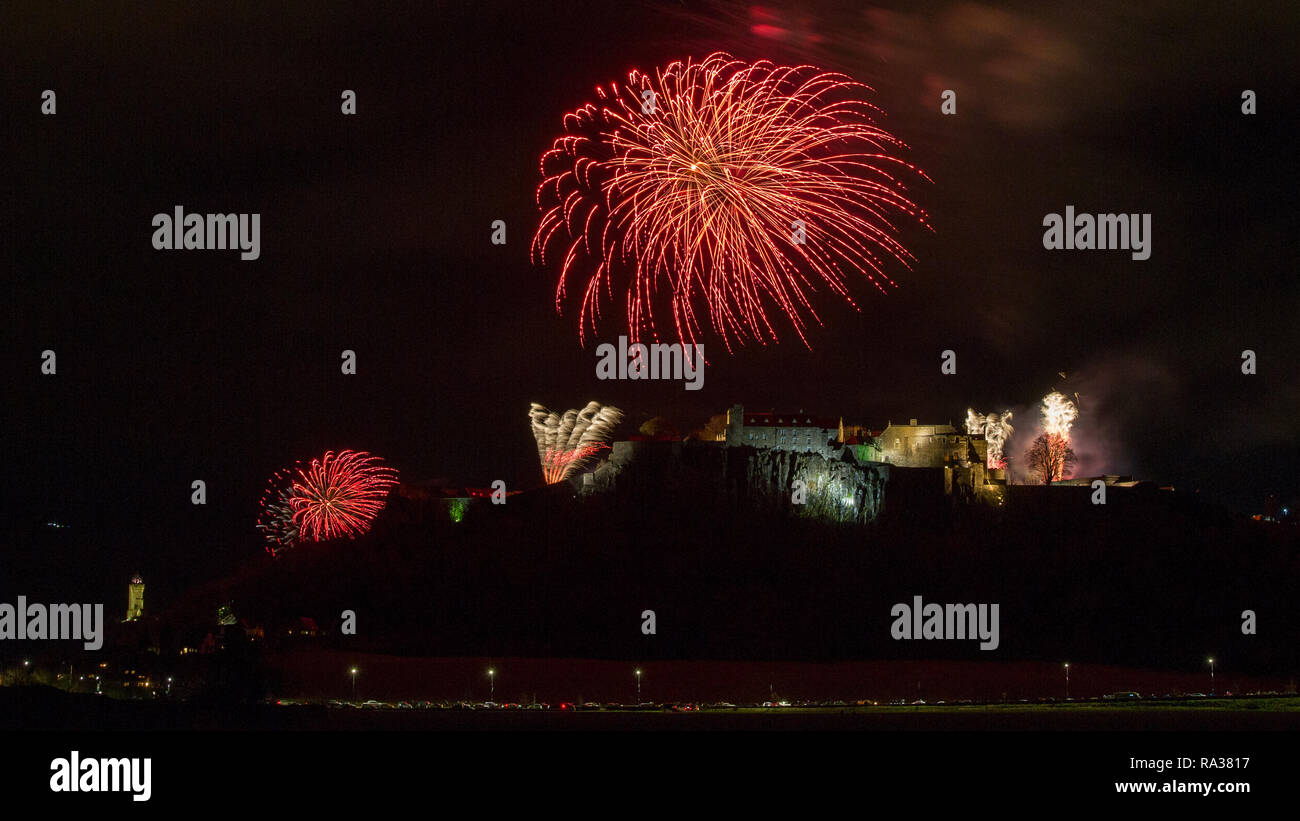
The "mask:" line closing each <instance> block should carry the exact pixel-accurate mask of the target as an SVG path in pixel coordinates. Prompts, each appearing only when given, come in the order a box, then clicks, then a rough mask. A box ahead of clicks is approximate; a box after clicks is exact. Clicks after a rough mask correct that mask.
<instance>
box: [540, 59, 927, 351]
mask: <svg viewBox="0 0 1300 821" xmlns="http://www.w3.org/2000/svg"><path fill="white" fill-rule="evenodd" d="M862 89H867V87H866V86H864V85H862V84H861V83H857V82H854V81H853V80H851V79H849V78H848V77H846V76H844V75H842V74H833V73H819V72H818V71H817V70H816V69H814V68H812V67H811V66H797V67H787V66H778V65H775V64H773V63H770V62H767V61H760V62H756V63H745V62H742V61H739V60H735V59H733V58H732V57H730V56H728V55H726V54H722V53H715V54H711V55H709V56H708V57H706V58H705V59H704V60H702V61H700V62H693V61H691V60H686V61H678V62H674V63H672V64H670V65H669V66H668V67H667V68H664V69H660V70H658V71H657V72H656V73H655V74H654V75H653V76H652V75H649V74H645V73H643V72H641V71H637V70H634V71H632V72H631V73H630V74H629V75H628V81H627V83H626V84H623V85H620V84H619V83H611V84H610V85H609V87H608V88H597V90H596V91H597V94H598V96H599V98H600V100H599V103H598V104H591V103H589V104H587V105H585V106H583V107H582V108H580V109H578V110H577V111H575V112H573V113H571V114H568V115H566V116H565V117H564V126H565V131H566V133H565V135H564V136H562V137H560V138H559V139H557V140H556V141H555V142H554V144H553V146H552V148H551V149H550V150H549V151H547V152H546V153H545V154H543V155H542V160H541V171H542V178H543V181H542V183H541V185H539V186H538V188H537V204H538V208H539V210H540V211H541V212H542V217H541V221H540V224H539V225H538V228H537V233H536V235H535V236H534V238H533V245H532V256H533V260H534V261H535V262H538V263H540V264H543V265H545V264H546V263H547V258H548V249H549V248H550V247H551V246H552V245H553V244H555V243H558V245H559V251H560V253H559V254H558V255H557V256H558V258H559V259H560V260H561V263H560V277H559V283H558V285H557V287H556V295H555V301H556V308H557V310H559V309H561V308H562V304H563V302H564V298H565V292H566V288H567V286H568V285H569V283H570V280H577V279H580V278H585V283H583V284H582V285H581V288H582V307H581V310H580V315H579V318H578V335H579V338H580V340H582V341H583V342H584V344H585V340H586V331H587V329H588V327H590V329H591V331H592V332H593V333H594V332H595V331H596V322H597V319H598V318H599V316H600V305H601V299H602V296H603V297H604V298H605V299H611V300H612V299H614V298H615V297H616V296H617V297H618V298H619V299H621V300H622V301H624V302H625V303H626V306H625V307H626V311H627V325H628V332H629V339H630V341H633V342H636V341H658V340H659V338H660V337H659V329H658V327H657V326H656V322H655V313H654V306H655V300H656V298H657V297H660V295H661V294H663V293H665V292H666V293H667V294H668V295H669V296H670V302H671V307H672V314H673V325H674V328H675V331H676V337H677V341H680V342H682V343H683V344H690V343H694V342H695V340H696V339H697V337H699V336H700V335H701V333H702V332H703V330H704V328H703V324H704V322H705V321H707V323H708V327H709V328H710V329H711V330H712V331H713V332H714V333H716V334H717V335H718V336H720V337H721V338H722V341H723V343H724V344H725V346H726V348H727V350H728V351H729V352H730V351H732V350H733V348H732V345H733V342H735V343H739V344H743V343H744V342H746V341H747V340H749V339H754V340H756V341H758V342H759V343H760V344H767V341H768V340H769V339H770V340H771V341H773V342H775V341H778V336H777V332H776V330H775V328H774V327H773V326H772V323H771V321H770V319H769V316H768V313H769V311H774V312H779V313H781V314H784V315H785V316H786V317H787V318H788V319H789V321H790V322H791V323H792V325H793V327H794V330H795V332H796V333H797V334H798V335H799V338H800V339H801V340H802V341H803V343H804V344H805V345H808V344H809V343H808V339H807V336H806V335H805V329H806V328H807V317H811V318H812V319H813V320H814V321H816V322H817V323H818V324H820V323H821V320H820V318H819V317H818V316H817V312H816V310H815V309H814V308H813V306H812V304H811V302H810V300H809V292H811V291H812V290H813V289H814V288H816V287H817V286H818V285H823V286H825V287H828V288H829V289H830V290H832V291H834V292H835V293H837V294H840V295H841V296H842V297H843V298H844V299H846V300H847V301H848V302H849V303H850V304H852V305H854V307H857V306H856V303H854V301H853V299H852V297H851V296H849V291H848V285H849V282H848V280H849V278H850V277H849V275H850V274H852V272H857V273H858V274H861V275H863V276H865V277H866V278H867V279H868V280H869V281H870V282H871V283H873V284H874V285H875V286H876V287H877V288H878V289H879V290H881V291H882V292H884V291H885V285H886V284H888V285H890V286H892V285H893V284H894V282H893V280H892V279H890V277H889V275H888V274H887V273H886V272H885V265H886V262H887V260H890V259H892V260H895V261H896V262H898V263H901V264H902V265H903V266H904V267H910V265H909V263H910V261H912V260H913V259H914V257H913V256H912V255H911V254H910V253H909V252H908V251H907V249H905V248H904V247H903V245H902V244H901V243H900V242H899V241H898V240H897V239H896V237H895V234H896V232H897V229H896V226H895V225H894V223H893V222H891V218H894V217H907V218H909V219H915V220H917V221H919V222H920V223H921V224H922V225H926V226H927V227H928V223H927V217H926V215H925V213H924V212H923V211H922V210H921V209H920V208H919V207H918V206H917V205H916V204H915V203H913V202H912V201H911V200H910V199H908V198H907V196H906V195H905V190H906V189H905V186H904V185H903V183H902V182H901V180H900V179H899V178H898V177H896V176H895V175H894V173H893V172H897V171H901V170H903V169H906V170H907V171H909V172H914V173H916V174H917V175H919V176H920V177H922V178H926V177H925V174H924V172H922V171H920V169H917V168H916V167H915V166H912V165H909V164H907V163H905V162H903V161H902V160H899V159H897V158H895V157H893V156H891V155H890V152H891V151H892V150H894V149H898V148H905V147H906V146H904V145H903V143H902V142H901V141H900V140H898V139H897V138H895V137H893V136H892V135H890V134H888V133H886V132H885V131H884V130H882V129H881V128H879V127H878V126H876V125H875V124H874V123H873V122H872V119H871V112H872V111H873V109H874V107H873V106H871V105H869V104H868V103H865V102H862V101H859V100H855V99H852V96H851V95H853V94H854V93H857V92H859V91H860V90H862ZM868 90H869V89H868ZM926 179H928V178H926ZM795 220H799V221H802V224H803V226H804V232H805V235H804V240H805V241H804V242H797V241H796V238H795V236H794V231H793V223H794V221H795ZM701 303H702V304H703V305H704V306H705V310H704V311H703V312H699V306H700V304H701ZM661 304H662V303H661ZM809 347H811V346H809Z"/></svg>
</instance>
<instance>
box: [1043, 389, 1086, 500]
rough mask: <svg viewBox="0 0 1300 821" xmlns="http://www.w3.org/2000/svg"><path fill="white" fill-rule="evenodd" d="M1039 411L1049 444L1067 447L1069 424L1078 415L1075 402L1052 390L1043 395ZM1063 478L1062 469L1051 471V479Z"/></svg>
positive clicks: (1071, 423)
mask: <svg viewBox="0 0 1300 821" xmlns="http://www.w3.org/2000/svg"><path fill="white" fill-rule="evenodd" d="M1039 413H1040V414H1041V415H1042V428H1043V433H1045V434H1047V440H1048V442H1049V444H1050V445H1052V446H1053V447H1060V448H1061V449H1064V448H1067V447H1069V446H1070V426H1071V425H1073V424H1074V420H1075V419H1076V418H1078V416H1079V409H1078V408H1077V407H1076V406H1075V404H1074V403H1073V402H1071V401H1070V400H1069V399H1066V398H1065V396H1064V395H1063V394H1061V393H1060V392H1058V391H1052V392H1051V393H1049V394H1048V395H1047V396H1044V397H1043V404H1042V406H1041V407H1040V408H1039ZM1064 478H1065V475H1064V471H1063V470H1062V469H1061V468H1060V467H1058V468H1057V469H1056V470H1055V471H1054V472H1053V475H1052V481H1053V482H1057V481H1060V480H1061V479H1064Z"/></svg>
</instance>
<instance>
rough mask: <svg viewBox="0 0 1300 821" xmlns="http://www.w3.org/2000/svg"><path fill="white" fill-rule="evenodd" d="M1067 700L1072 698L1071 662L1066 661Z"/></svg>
mask: <svg viewBox="0 0 1300 821" xmlns="http://www.w3.org/2000/svg"><path fill="white" fill-rule="evenodd" d="M1065 700H1066V701H1069V700H1070V662H1068V661H1067V662H1066V663H1065Z"/></svg>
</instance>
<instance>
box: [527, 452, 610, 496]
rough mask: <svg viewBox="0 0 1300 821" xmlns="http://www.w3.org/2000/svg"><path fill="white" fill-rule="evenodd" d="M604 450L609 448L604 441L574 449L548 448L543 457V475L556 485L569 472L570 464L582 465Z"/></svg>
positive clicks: (549, 483) (548, 481)
mask: <svg viewBox="0 0 1300 821" xmlns="http://www.w3.org/2000/svg"><path fill="white" fill-rule="evenodd" d="M602 450H609V445H607V444H605V443H604V442H597V443H596V444H594V445H583V446H581V447H577V448H574V449H573V450H548V451H546V456H545V457H543V459H542V476H543V477H544V478H545V480H546V483H547V484H548V485H554V484H556V483H558V482H560V481H561V480H563V479H564V476H565V474H566V473H568V472H569V467H570V465H572V466H574V467H581V466H582V465H583V464H584V463H585V462H586V461H587V460H588V459H590V458H591V457H593V456H595V455H596V454H597V453H600V452H601V451H602Z"/></svg>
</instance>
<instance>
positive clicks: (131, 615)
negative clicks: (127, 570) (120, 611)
mask: <svg viewBox="0 0 1300 821" xmlns="http://www.w3.org/2000/svg"><path fill="white" fill-rule="evenodd" d="M143 615H144V579H142V578H140V574H139V573H137V574H135V575H134V576H132V577H131V584H130V586H129V587H128V588H127V598H126V620H127V621H135V620H136V619H138V618H140V617H141V616H143Z"/></svg>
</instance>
